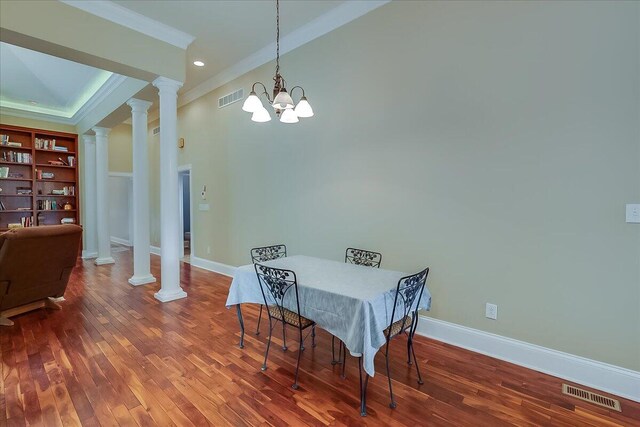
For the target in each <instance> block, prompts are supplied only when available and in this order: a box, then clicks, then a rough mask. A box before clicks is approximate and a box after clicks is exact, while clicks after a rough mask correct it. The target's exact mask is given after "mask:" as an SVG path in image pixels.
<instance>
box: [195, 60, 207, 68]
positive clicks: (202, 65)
mask: <svg viewBox="0 0 640 427" xmlns="http://www.w3.org/2000/svg"><path fill="white" fill-rule="evenodd" d="M193 65H195V66H196V67H204V62H202V61H193Z"/></svg>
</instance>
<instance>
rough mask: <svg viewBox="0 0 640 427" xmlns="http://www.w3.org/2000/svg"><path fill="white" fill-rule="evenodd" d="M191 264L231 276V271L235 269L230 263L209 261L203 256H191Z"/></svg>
mask: <svg viewBox="0 0 640 427" xmlns="http://www.w3.org/2000/svg"><path fill="white" fill-rule="evenodd" d="M191 265H192V266H193V267H199V268H203V269H205V270H209V271H213V272H214V273H219V274H223V275H225V276H229V277H233V273H234V272H235V271H236V267H233V266H231V265H227V264H222V263H221V262H216V261H210V260H208V259H204V258H198V257H195V256H193V255H192V256H191Z"/></svg>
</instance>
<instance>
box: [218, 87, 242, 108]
mask: <svg viewBox="0 0 640 427" xmlns="http://www.w3.org/2000/svg"><path fill="white" fill-rule="evenodd" d="M242 98H244V89H238V90H236V91H235V92H233V93H230V94H229V95H225V96H222V97H220V98H218V108H222V107H226V106H227V105H230V104H233V103H234V102H238V101H240V100H241V99H242Z"/></svg>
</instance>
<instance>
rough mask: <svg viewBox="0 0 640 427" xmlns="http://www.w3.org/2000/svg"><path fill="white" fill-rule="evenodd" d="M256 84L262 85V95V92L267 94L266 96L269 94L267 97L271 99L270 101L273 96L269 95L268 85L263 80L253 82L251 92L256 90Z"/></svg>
mask: <svg viewBox="0 0 640 427" xmlns="http://www.w3.org/2000/svg"><path fill="white" fill-rule="evenodd" d="M256 85H260V86H262V93H261V95H262V94H264V95H266V96H267V99H268V100H269V102H271V97H270V96H269V92H267V87H266V86H265V85H264V83H262V82H255V83H254V84H253V86H251V92H255V88H256Z"/></svg>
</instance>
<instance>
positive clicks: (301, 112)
mask: <svg viewBox="0 0 640 427" xmlns="http://www.w3.org/2000/svg"><path fill="white" fill-rule="evenodd" d="M295 112H296V114H297V115H298V117H313V108H311V105H310V104H309V101H307V98H306V97H304V96H303V97H302V99H300V102H298V105H296V108H295Z"/></svg>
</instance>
